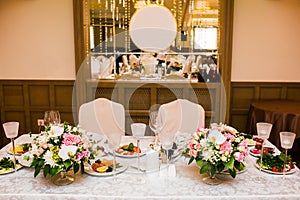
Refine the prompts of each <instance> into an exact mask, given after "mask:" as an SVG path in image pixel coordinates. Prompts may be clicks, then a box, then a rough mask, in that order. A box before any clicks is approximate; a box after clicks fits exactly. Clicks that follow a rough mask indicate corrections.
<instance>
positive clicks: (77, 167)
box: [73, 162, 79, 174]
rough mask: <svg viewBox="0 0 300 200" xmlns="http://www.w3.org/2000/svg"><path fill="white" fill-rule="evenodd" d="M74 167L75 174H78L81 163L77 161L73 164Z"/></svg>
mask: <svg viewBox="0 0 300 200" xmlns="http://www.w3.org/2000/svg"><path fill="white" fill-rule="evenodd" d="M73 169H74V174H76V173H77V172H78V171H79V164H78V163H76V162H75V163H74V164H73Z"/></svg>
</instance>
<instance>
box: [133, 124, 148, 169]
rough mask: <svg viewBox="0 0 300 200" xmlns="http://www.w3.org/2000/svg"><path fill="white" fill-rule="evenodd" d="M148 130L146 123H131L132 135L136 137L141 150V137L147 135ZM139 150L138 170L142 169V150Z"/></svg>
mask: <svg viewBox="0 0 300 200" xmlns="http://www.w3.org/2000/svg"><path fill="white" fill-rule="evenodd" d="M145 131H146V124H144V123H133V124H131V132H132V136H133V137H134V138H136V140H137V147H138V149H139V151H140V149H141V148H140V139H141V137H143V136H144V135H145ZM139 151H138V153H137V158H138V170H139V171H141V168H140V167H141V166H140V152H139Z"/></svg>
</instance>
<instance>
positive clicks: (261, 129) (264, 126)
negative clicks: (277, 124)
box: [256, 122, 272, 182]
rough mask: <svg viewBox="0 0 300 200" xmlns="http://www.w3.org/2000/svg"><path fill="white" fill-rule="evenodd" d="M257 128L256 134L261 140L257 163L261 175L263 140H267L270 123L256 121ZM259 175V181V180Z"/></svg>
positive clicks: (270, 128) (270, 127)
mask: <svg viewBox="0 0 300 200" xmlns="http://www.w3.org/2000/svg"><path fill="white" fill-rule="evenodd" d="M256 128H257V134H258V137H260V138H261V139H262V140H263V141H262V144H261V150H260V164H259V171H260V175H261V170H262V169H261V165H262V157H263V149H264V142H265V140H267V139H268V138H269V136H270V133H271V130H272V124H270V123H266V122H258V123H256ZM260 175H259V182H260V178H261V177H260Z"/></svg>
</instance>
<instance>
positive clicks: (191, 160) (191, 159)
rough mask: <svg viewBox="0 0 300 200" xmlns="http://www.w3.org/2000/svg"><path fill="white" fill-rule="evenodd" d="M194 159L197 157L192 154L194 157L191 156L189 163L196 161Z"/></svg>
mask: <svg viewBox="0 0 300 200" xmlns="http://www.w3.org/2000/svg"><path fill="white" fill-rule="evenodd" d="M194 159H195V158H194V157H193V156H192V157H191V158H190V160H189V162H188V164H191V163H192V162H193V161H194Z"/></svg>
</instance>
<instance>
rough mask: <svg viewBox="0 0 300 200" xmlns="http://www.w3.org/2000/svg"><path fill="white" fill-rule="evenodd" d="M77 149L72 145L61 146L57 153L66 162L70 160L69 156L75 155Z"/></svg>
mask: <svg viewBox="0 0 300 200" xmlns="http://www.w3.org/2000/svg"><path fill="white" fill-rule="evenodd" d="M77 149H78V147H77V146H74V145H69V146H66V145H62V147H61V149H60V150H59V152H58V156H59V157H60V158H61V159H62V160H63V161H65V160H68V159H69V158H70V155H75V153H76V151H77Z"/></svg>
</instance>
